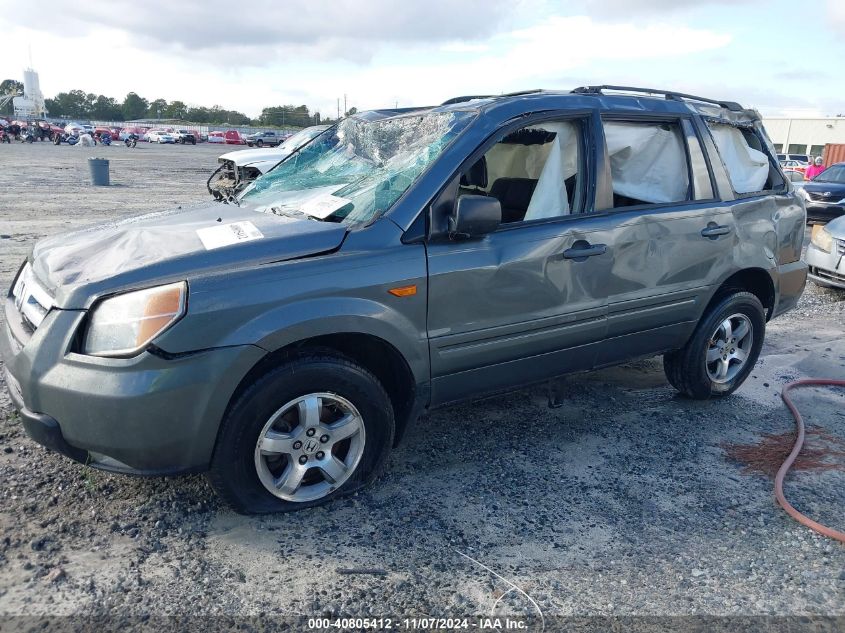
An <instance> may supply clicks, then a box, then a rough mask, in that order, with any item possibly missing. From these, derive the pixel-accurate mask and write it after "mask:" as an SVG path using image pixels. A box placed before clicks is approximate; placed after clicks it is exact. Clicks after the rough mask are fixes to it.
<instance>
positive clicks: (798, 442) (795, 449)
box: [775, 378, 845, 543]
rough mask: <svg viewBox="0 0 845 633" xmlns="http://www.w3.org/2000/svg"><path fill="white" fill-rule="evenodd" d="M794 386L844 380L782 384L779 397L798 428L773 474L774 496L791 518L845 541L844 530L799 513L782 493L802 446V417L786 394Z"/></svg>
mask: <svg viewBox="0 0 845 633" xmlns="http://www.w3.org/2000/svg"><path fill="white" fill-rule="evenodd" d="M796 387H845V380H832V379H827V378H808V379H805V380H796V381H794V382H791V383H789V384H787V385H784V387H783V390H782V391H781V392H780V397H781V398H783V402H784V404H786V407H787V408H788V409H789V410H790V411H791V412H792V416H793V417H794V418H795V426H796V427H797V429H798V437H797V438H796V439H795V444H794V445H793V446H792V452H791V453H790V454H789V457H787V458H786V461H785V462H783V465H782V466H781V467H780V470H778V474H777V475H776V476H775V498H776V499H777V500H778V503H779V504H780V505H781V507H782V508H783V509H784V510H786V511H787V512H788V513H789V515H790V516H791V517H792V518H793V519H795V520H796V521H798V522H799V523H801V524H802V525H806V526H807V527H808V528H810V529H811V530H814V531H816V532H818V533H819V534H822V535H824V536H829V537H830V538H832V539H836V540H837V541H840V542H842V543H845V532H840V531H838V530H834V529H832V528H829V527H827V526H824V525H822V524H821V523H817V522H816V521H813V520H812V519H811V518H810V517H808V516H805V515H803V514H801V513H800V512H798V510H796V509H795V508H793V507H792V505H791V504H790V503H789V501H787V500H786V497H785V496H784V495H783V478H784V477H786V473H787V472H788V471H789V469H790V468H791V467H792V464H793V462H794V461H795V458H796V457H798V454H799V453H800V452H801V448H802V447H803V446H804V419H803V418H802V417H801V414H800V413H799V412H798V409H797V407H796V406H795V404H794V403H793V402H792V399H791V398H790V397H789V395H788V394H789V392H790V391H792V390H793V389H795V388H796Z"/></svg>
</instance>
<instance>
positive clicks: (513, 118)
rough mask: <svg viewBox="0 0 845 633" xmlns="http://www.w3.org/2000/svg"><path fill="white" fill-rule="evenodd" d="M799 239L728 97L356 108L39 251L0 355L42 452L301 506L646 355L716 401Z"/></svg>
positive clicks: (745, 119) (752, 349)
mask: <svg viewBox="0 0 845 633" xmlns="http://www.w3.org/2000/svg"><path fill="white" fill-rule="evenodd" d="M804 224H805V209H804V204H803V201H802V200H801V199H800V198H799V197H798V196H797V195H796V193H795V192H794V190H793V188H792V186H791V184H790V183H789V182H788V181H787V180H786V179H785V178H784V176H783V173H782V171H781V169H780V166H779V165H778V161H777V159H776V155H775V151H774V148H773V146H772V144H771V142H770V140H769V138H768V136H767V135H766V132H765V130H764V128H763V126H762V124H761V121H760V117H759V115H758V114H757V112H755V111H753V110H749V109H745V108H743V107H742V106H740V105H738V104H736V103H732V102H722V101H714V100H711V99H706V98H703V97H696V96H692V95H684V94H680V93H675V92H665V91H655V90H643V89H637V88H626V87H613V86H587V87H583V88H579V89H576V90H573V91H570V92H547V91H532V92H525V93H516V94H510V95H499V96H491V97H459V98H456V99H452V100H450V101H448V102H446V103H445V104H443V105H440V106H436V107H427V108H415V109H392V110H378V111H371V112H364V113H360V114H356V115H354V116H351V117H349V118H347V119H344V120H343V121H341V122H340V123H338V124H337V125H335V126H334V127H332V128H330V129H328V130H325V131H324V132H322V133H321V134H320V135H319V136H317V137H316V138H315V139H313V140H312V141H310V142H309V143H308V144H306V145H305V146H303V147H300V148H299V149H297V150H296V151H294V152H293V153H292V154H291V155H289V156H288V157H287V158H286V159H284V160H283V161H281V162H280V164H278V165H277V166H276V167H275V168H274V169H273V170H272V171H270V172H268V173H267V174H265V175H263V176H261V177H260V178H258V179H257V180H255V181H254V182H252V183H251V184H250V185H249V186H248V187H246V188H245V189H244V190H243V191H242V192H240V193H239V194H238V195H237V196H234V197H232V198H231V199H230V200H228V201H223V202H213V203H209V204H207V205H206V206H204V207H201V208H193V209H183V210H179V211H174V212H169V213H157V214H153V215H148V216H144V217H141V218H136V219H132V220H128V221H121V222H117V223H114V224H111V225H108V226H103V227H99V228H95V229H91V230H83V231H79V232H76V233H71V234H67V235H61V236H58V237H53V238H49V239H45V240H42V241H40V242H38V243H37V244H36V245H35V247H34V249H33V251H32V253H31V254H30V256H29V257H28V259H27V261H26V262H24V263H23V264H22V266H21V268H20V270H19V272H18V273H17V275H16V276H15V279H14V281H13V284H12V287H11V289H10V291H9V293H8V296H7V297H6V300H5V321H6V323H5V325H4V327H3V331H2V333H0V352H2V356H3V359H4V360H5V368H4V371H5V379H6V385H7V387H8V389H9V391H10V393H11V398H12V402H13V403H14V406H15V407H16V408H17V409H18V411H19V412H20V418H21V420H22V423H23V426H24V427H25V429H26V431H27V433H28V434H29V435H30V436H31V437H32V438H33V439H34V440H35V441H37V442H39V443H41V444H43V445H44V446H47V447H48V448H51V449H53V450H55V451H58V452H59V453H62V454H64V455H66V456H68V457H71V458H73V459H75V460H77V461H80V462H84V463H88V464H90V465H91V466H94V467H97V468H101V469H105V470H109V471H115V472H122V473H134V474H142V475H171V474H177V473H189V472H207V474H208V478H209V480H210V482H211V484H212V486H213V487H214V489H215V490H216V491H217V492H218V493H219V494H220V495H221V496H222V497H223V498H225V500H227V501H228V502H229V503H230V504H231V505H232V506H234V507H235V508H236V509H237V510H239V511H241V512H275V511H288V510H296V509H300V508H306V507H310V506H314V505H317V504H322V503H325V502H327V501H329V500H331V499H335V498H337V497H340V496H343V495H348V494H350V493H352V492H354V491H356V490H359V489H360V488H361V487H363V486H365V485H366V484H368V483H369V482H371V481H373V479H374V478H375V477H376V476H377V475H378V473H379V472H380V470H381V469H382V467H383V466H384V464H385V460H386V459H387V456H388V453H389V451H390V449H391V447H393V446H395V445H396V443H397V442H398V441H399V440H400V438H401V437H402V436H403V434H404V433H405V432H406V430H407V428H408V427H409V425H411V424H413V423H414V422H415V421H416V420H417V419H418V417H419V416H420V414H421V413H422V412H424V411H426V410H430V409H433V408H435V407H441V406H444V405H448V404H450V403H454V402H458V401H461V400H466V399H470V398H477V397H479V396H482V395H486V394H490V393H495V392H500V391H503V390H509V389H514V388H517V387H521V386H523V385H529V384H532V383H538V382H541V381H546V380H549V379H552V378H555V377H558V376H561V375H564V374H567V373H571V372H578V371H585V370H592V369H595V368H599V367H606V366H609V365H615V364H619V363H624V362H626V361H628V360H630V359H633V358H639V357H648V356H653V355H657V354H662V355H663V364H664V367H665V373H666V378H667V380H668V381H669V382H670V383H671V384H672V385H673V386H674V387H675V388H677V389H678V390H679V391H680V392H681V393H682V394H684V395H685V396H687V397H689V398H696V399H707V398H720V397H725V396H727V395H729V394H731V393H732V392H734V391H735V390H736V389H737V388H739V387H740V385H742V383H743V381H745V379H746V378H747V377H748V375H749V372H750V371H751V370H752V368H753V366H754V364H755V362H756V361H757V358H758V355H759V354H760V348H761V346H762V345H763V339H764V336H765V331H766V323H767V321H769V320H770V319H773V318H775V317H778V316H779V315H781V314H783V313H784V312H786V311H787V310H789V309H791V308H793V307H794V306H795V305H796V302H797V301H798V299H799V297H800V295H801V293H802V291H803V289H804V285H805V281H806V276H807V266H806V265H805V264H804V263H802V262H801V260H800V255H801V246H802V240H803V236H804ZM466 424H467V425H468V426H471V425H472V420H471V419H470V420H466Z"/></svg>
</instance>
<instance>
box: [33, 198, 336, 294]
mask: <svg viewBox="0 0 845 633" xmlns="http://www.w3.org/2000/svg"><path fill="white" fill-rule="evenodd" d="M345 235H346V227H345V226H344V225H341V224H336V223H331V222H319V221H316V220H311V219H307V218H302V219H300V218H292V217H287V216H278V215H274V214H272V213H261V212H257V211H254V210H252V209H250V208H248V207H237V206H234V205H222V204H220V203H215V204H214V205H212V206H208V207H203V208H198V209H191V210H186V211H175V212H165V213H156V214H151V215H145V216H141V217H139V218H132V219H129V220H124V221H122V222H117V223H114V224H109V225H104V226H99V227H94V228H92V229H87V230H82V231H77V232H74V233H69V234H64V235H58V236H55V237H52V238H48V239H45V240H42V241H40V242H38V243H37V244H36V245H35V249H34V250H33V253H32V264H33V267H34V271H35V274H36V276H37V277H38V278H39V279H40V280H41V282H42V283H44V285H46V286H47V289H48V290H49V291H50V292H51V294H54V295H55V305H56V306H57V307H59V308H68V309H83V308H85V307H86V303H87V301H88V300H89V298H90V296H92V295H98V294H104V293H110V292H117V291H121V290H124V289H128V288H131V287H143V286H145V285H146V286H150V285H154V284H156V283H158V282H161V283H166V282H167V281H173V280H175V279H189V278H190V277H191V276H192V275H196V274H201V273H203V272H210V271H214V270H219V269H224V270H232V269H236V268H242V267H245V266H255V265H260V264H263V263H269V262H278V261H284V260H290V259H296V258H299V257H307V256H310V255H317V254H319V253H325V252H329V251H332V250H335V249H336V248H338V247H339V246H340V245H341V243H342V242H343V239H344V236H345Z"/></svg>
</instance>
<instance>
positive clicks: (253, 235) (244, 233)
mask: <svg viewBox="0 0 845 633" xmlns="http://www.w3.org/2000/svg"><path fill="white" fill-rule="evenodd" d="M197 235H198V236H199V238H200V239H201V240H202V245H203V246H205V250H207V251H210V250H213V249H215V248H220V247H222V246H230V245H231V244H239V243H240V242H250V241H252V240H260V239H261V238H262V237H264V234H263V233H261V231H259V230H258V227H256V226H255V225H254V224H253V223H252V222H250V221H249V220H244V221H243V222H232V223H231V224H221V225H220V226H209V227H208V228H205V229H197Z"/></svg>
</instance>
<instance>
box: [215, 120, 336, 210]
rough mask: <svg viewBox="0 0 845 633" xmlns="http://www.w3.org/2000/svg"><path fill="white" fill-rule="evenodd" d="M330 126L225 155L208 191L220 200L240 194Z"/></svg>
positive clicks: (302, 131) (301, 132) (321, 126)
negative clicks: (276, 142)
mask: <svg viewBox="0 0 845 633" xmlns="http://www.w3.org/2000/svg"><path fill="white" fill-rule="evenodd" d="M328 128H329V126H328V125H314V126H312V127H308V128H305V129H304V130H300V131H299V132H297V133H296V134H294V135H292V136H289V137H288V139H287V140H286V141H285V142H284V143H282V144H281V145H278V146H276V147H272V148H269V147H268V148H266V149H244V150H240V151H237V152H229V153H228V154H223V155H222V156H220V157H219V158H218V159H217V162H218V163H220V166H219V167H218V168H217V170H216V171H215V172H214V173H213V174H211V177H210V178H209V179H208V182H207V183H206V185H207V187H208V191H209V193H211V195H213V196H214V197H215V198H217V199H218V200H219V199H223V198H228V197H229V196H232V195H235V194H237V193H239V192H240V191H242V190H243V188H244V187H246V186H247V185H248V184H249V183H251V182H252V181H253V180H255V179H256V178H258V177H259V176H261V175H262V174H266V173H267V172H268V171H270V170H271V169H273V168H274V167H275V166H276V165H278V164H279V163H280V162H281V161H282V160H284V158H285V157H287V156H288V155H290V154H291V152H294V151H296V150H297V149H299V148H300V147H302V146H303V145H305V144H306V143H308V142H309V141H311V140H312V139H314V138H315V137H317V136H318V135H319V134H321V133H322V132H324V131H325V130H327V129H328Z"/></svg>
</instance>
